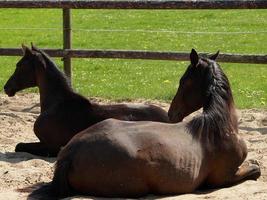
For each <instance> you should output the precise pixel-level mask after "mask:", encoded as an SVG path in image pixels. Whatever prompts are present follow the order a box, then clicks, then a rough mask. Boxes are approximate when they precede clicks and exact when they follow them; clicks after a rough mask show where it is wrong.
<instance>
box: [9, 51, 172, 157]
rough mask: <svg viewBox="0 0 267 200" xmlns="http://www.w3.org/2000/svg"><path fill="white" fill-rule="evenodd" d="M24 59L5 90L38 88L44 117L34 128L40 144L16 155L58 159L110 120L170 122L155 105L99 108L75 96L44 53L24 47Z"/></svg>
mask: <svg viewBox="0 0 267 200" xmlns="http://www.w3.org/2000/svg"><path fill="white" fill-rule="evenodd" d="M23 50H24V56H23V57H22V59H21V60H20V61H19V62H18V63H17V67H16V70H15V72H14V74H13V75H12V76H11V77H10V78H9V80H8V81H7V83H6V85H5V86H4V89H5V92H6V94H7V95H8V96H14V95H15V93H16V92H17V91H20V90H23V89H25V88H29V87H34V86H37V87H38V88H39V91H40V103H41V114H40V116H39V117H38V119H37V120H36V122H35V124H34V133H35V135H36V136H37V137H38V138H39V140H40V142H38V143H19V144H17V146H16V149H15V151H16V152H28V153H31V154H35V155H40V156H56V155H57V153H58V151H59V150H60V148H61V147H62V146H64V145H65V144H67V142H68V141H69V140H70V139H71V138H72V137H73V136H74V135H75V134H76V133H78V132H80V131H82V130H83V129H85V128H87V127H89V126H91V125H93V124H96V123H97V122H100V121H102V120H105V119H108V118H116V119H120V120H129V121H132V120H133V121H145V120H148V121H159V122H168V121H169V119H168V115H167V112H165V111H164V110H163V109H161V108H159V107H157V106H153V105H142V104H137V105H130V104H117V105H98V104H94V103H91V102H90V101H89V100H88V99H86V98H85V97H83V96H81V95H79V94H77V93H75V92H74V91H73V90H72V88H71V87H70V85H69V82H68V80H67V78H66V77H65V76H64V75H63V73H62V72H60V71H59V70H58V68H57V67H56V65H55V64H54V63H53V62H52V61H51V59H50V58H49V57H48V56H47V55H46V54H45V53H44V52H43V51H41V50H39V49H37V48H36V47H32V50H31V49H29V48H27V47H23Z"/></svg>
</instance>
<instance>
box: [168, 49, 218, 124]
mask: <svg viewBox="0 0 267 200" xmlns="http://www.w3.org/2000/svg"><path fill="white" fill-rule="evenodd" d="M218 54H219V52H217V53H216V54H214V55H212V56H210V57H209V59H208V58H199V56H198V54H197V52H196V51H195V50H194V49H192V51H191V54H190V61H191V64H190V65H189V66H188V68H187V69H186V71H185V73H184V75H183V76H182V77H181V79H180V84H179V88H178V91H177V93H176V95H175V97H174V98H173V100H172V103H171V106H170V109H169V111H168V115H169V118H170V120H171V121H172V122H180V121H182V120H183V119H184V117H186V116H187V115H189V114H191V113H192V112H194V111H196V110H198V109H199V108H201V107H202V106H203V103H204V100H205V95H206V91H207V87H208V85H209V84H208V83H207V80H210V79H209V78H207V76H208V75H209V74H210V73H207V72H208V71H210V69H209V68H210V67H209V66H210V64H211V63H212V62H214V60H215V59H216V58H217V56H218Z"/></svg>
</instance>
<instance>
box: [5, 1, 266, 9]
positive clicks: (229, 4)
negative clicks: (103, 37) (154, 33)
mask: <svg viewBox="0 0 267 200" xmlns="http://www.w3.org/2000/svg"><path fill="white" fill-rule="evenodd" d="M0 8H69V9H251V8H253V9H266V8H267V1H266V0H250V1H246V0H239V1H229V0H228V1H227V0H189V1H188V0H182V1H181V0H180V1H178V0H110V1H107V0H84V1H76V0H59V1H58V0H57V1H56V0H50V1H42V0H34V1H25V0H17V1H12V0H6V1H0Z"/></svg>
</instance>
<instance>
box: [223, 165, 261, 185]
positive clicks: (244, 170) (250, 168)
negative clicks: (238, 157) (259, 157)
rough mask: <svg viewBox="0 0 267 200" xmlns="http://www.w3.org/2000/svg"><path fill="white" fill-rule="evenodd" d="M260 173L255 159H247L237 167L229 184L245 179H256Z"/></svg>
mask: <svg viewBox="0 0 267 200" xmlns="http://www.w3.org/2000/svg"><path fill="white" fill-rule="evenodd" d="M260 175H261V170H260V166H259V164H258V162H257V161H256V160H249V161H247V162H246V163H244V164H243V165H241V166H240V167H239V169H238V170H237V172H236V173H235V175H234V176H233V177H232V179H230V180H229V183H228V184H229V185H235V184H238V183H240V182H243V181H246V180H257V179H258V178H259V177H260Z"/></svg>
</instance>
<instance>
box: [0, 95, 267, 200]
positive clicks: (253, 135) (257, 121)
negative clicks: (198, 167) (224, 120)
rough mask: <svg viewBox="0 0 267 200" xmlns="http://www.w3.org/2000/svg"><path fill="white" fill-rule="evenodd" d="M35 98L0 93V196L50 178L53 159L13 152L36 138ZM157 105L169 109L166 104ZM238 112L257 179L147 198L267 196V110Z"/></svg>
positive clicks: (11, 196)
mask: <svg viewBox="0 0 267 200" xmlns="http://www.w3.org/2000/svg"><path fill="white" fill-rule="evenodd" d="M38 102H39V96H38V95H36V94H20V95H16V96H15V97H12V98H8V97H7V96H5V95H3V94H2V95H0V199H3V200H9V199H12V200H13V199H20V200H23V199H27V195H28V194H27V193H20V192H18V191H17V189H19V188H23V187H25V186H30V185H32V184H35V183H39V182H49V181H50V180H51V178H52V176H53V169H54V164H55V159H53V158H49V159H44V158H41V157H37V156H33V155H30V154H27V153H15V152H14V148H15V145H16V144H17V143H19V142H31V141H37V138H36V137H35V135H34V133H33V131H32V129H33V123H34V121H35V119H36V118H37V116H38V114H39V110H40V107H39V104H38ZM153 103H155V102H153ZM155 104H159V103H155ZM160 105H161V106H162V107H164V108H165V109H168V105H167V104H160ZM238 115H239V130H240V134H241V135H242V136H243V138H244V139H245V140H246V143H247V146H248V150H249V153H248V159H256V160H258V161H259V163H260V166H261V170H262V176H261V177H260V179H259V180H258V181H246V182H244V183H242V184H239V185H236V186H234V187H230V188H223V189H219V190H213V191H205V192H203V191H202V192H196V193H194V194H185V195H179V196H173V197H155V196H148V197H146V198H147V199H155V198H163V199H175V200H181V199H183V200H194V199H203V200H204V199H223V200H226V199H234V200H239V199H240V200H241V199H242V200H245V199H249V200H251V199H256V200H265V199H266V200H267V111H266V110H265V111H264V110H257V109H250V110H239V111H238ZM189 119H190V117H189ZM87 198H89V199H97V198H93V197H87ZM87 198H86V197H72V198H69V199H87Z"/></svg>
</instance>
